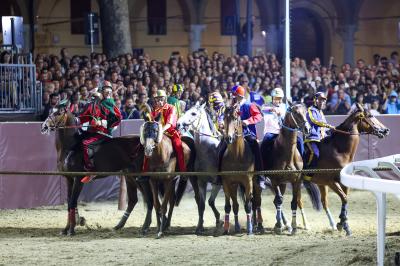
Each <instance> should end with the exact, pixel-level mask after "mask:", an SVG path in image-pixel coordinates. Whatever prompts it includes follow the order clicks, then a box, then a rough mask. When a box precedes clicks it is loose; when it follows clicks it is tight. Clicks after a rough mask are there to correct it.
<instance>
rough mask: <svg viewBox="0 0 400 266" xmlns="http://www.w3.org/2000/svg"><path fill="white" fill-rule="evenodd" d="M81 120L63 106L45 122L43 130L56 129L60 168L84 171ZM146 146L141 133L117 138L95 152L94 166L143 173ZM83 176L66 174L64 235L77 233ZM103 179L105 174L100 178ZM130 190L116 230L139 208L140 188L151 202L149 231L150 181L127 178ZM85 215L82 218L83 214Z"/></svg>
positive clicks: (147, 219) (146, 225)
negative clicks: (138, 135)
mask: <svg viewBox="0 0 400 266" xmlns="http://www.w3.org/2000/svg"><path fill="white" fill-rule="evenodd" d="M78 128H79V125H78V122H77V120H76V118H75V117H74V115H73V114H72V113H71V112H69V109H67V108H64V107H59V108H58V109H56V110H55V111H54V112H53V113H51V114H50V115H49V117H48V118H47V119H46V121H44V122H43V124H42V128H41V131H42V133H48V132H49V131H50V130H55V132H56V149H57V168H58V170H59V171H74V172H83V171H84V167H83V151H82V147H81V139H80V136H79V134H78ZM143 154H144V151H143V147H142V146H141V145H140V138H139V137H137V136H129V137H120V138H113V139H108V140H106V141H104V142H103V143H101V144H99V145H98V147H96V149H95V153H94V155H93V156H94V157H93V158H94V165H95V169H96V171H107V172H108V171H112V172H115V171H126V172H140V171H141V168H142V163H143ZM82 178H83V176H66V180H67V186H68V199H67V201H68V219H67V225H66V227H65V229H64V230H62V231H61V233H62V234H63V235H67V234H68V235H74V234H75V226H76V223H77V220H78V221H79V215H78V208H77V205H78V197H79V194H80V193H81V191H82V188H83V183H81V182H80V180H81V179H82ZM98 178H102V177H98ZM126 184H127V192H128V207H127V209H126V211H125V214H124V216H123V217H122V218H121V220H120V222H119V223H118V225H117V226H116V227H115V229H120V228H122V227H123V226H124V225H125V222H126V220H127V219H128V217H129V215H130V213H131V212H132V210H133V208H134V207H135V205H136V203H137V201H138V198H137V190H138V189H139V190H140V191H141V192H142V194H143V198H144V200H145V201H146V203H147V215H146V219H145V222H144V224H143V228H142V232H143V233H146V232H147V231H148V229H149V226H150V224H151V212H152V209H153V200H152V197H151V190H150V186H149V183H148V182H146V181H143V182H142V181H141V182H137V181H136V180H135V178H134V177H127V178H126ZM81 218H82V217H81Z"/></svg>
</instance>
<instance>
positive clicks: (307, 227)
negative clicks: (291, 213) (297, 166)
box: [297, 181, 310, 230]
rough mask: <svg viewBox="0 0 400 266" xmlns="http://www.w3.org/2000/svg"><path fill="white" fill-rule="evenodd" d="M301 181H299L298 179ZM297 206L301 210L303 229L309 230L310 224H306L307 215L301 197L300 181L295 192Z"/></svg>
mask: <svg viewBox="0 0 400 266" xmlns="http://www.w3.org/2000/svg"><path fill="white" fill-rule="evenodd" d="M300 182H301V181H300ZM297 206H298V207H299V209H300V212H301V217H302V219H303V226H304V229H305V230H310V226H309V225H308V220H307V216H306V213H305V211H304V204H303V200H302V199H301V183H300V187H299V191H298V193H297Z"/></svg>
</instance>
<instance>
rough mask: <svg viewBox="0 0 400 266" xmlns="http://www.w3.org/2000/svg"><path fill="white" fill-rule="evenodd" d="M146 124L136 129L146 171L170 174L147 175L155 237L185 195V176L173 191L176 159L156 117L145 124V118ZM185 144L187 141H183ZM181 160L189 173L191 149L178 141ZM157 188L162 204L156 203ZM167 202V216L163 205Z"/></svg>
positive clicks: (191, 147)
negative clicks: (152, 208) (155, 219)
mask: <svg viewBox="0 0 400 266" xmlns="http://www.w3.org/2000/svg"><path fill="white" fill-rule="evenodd" d="M145 118H146V120H147V121H146V122H145V123H144V124H143V125H142V127H141V129H140V138H141V144H142V145H143V146H144V156H146V157H147V164H148V171H150V172H167V173H170V175H164V176H151V177H150V186H151V190H152V192H153V201H154V208H155V210H156V216H157V231H158V234H157V238H160V237H162V236H163V234H164V231H165V230H166V229H167V228H168V226H169V225H170V221H171V217H172V212H173V209H174V205H177V206H178V204H179V202H180V200H181V199H182V196H183V194H184V192H185V188H186V184H187V177H185V176H181V177H180V178H179V184H178V188H177V190H176V192H175V183H176V178H175V177H176V175H175V174H174V172H175V169H176V167H177V159H176V156H175V152H174V149H173V146H172V141H171V139H170V138H169V137H168V136H166V135H165V134H163V133H162V126H161V124H160V123H159V122H158V120H159V119H160V115H159V116H158V117H157V118H156V121H149V120H148V119H147V116H145ZM186 141H188V142H189V141H190V140H189V139H186ZM182 146H183V153H184V160H185V163H186V165H187V169H188V171H193V164H194V157H195V150H194V148H193V145H192V144H190V145H188V144H187V142H184V141H182ZM160 185H162V187H163V189H164V197H163V200H162V202H161V203H160V200H159V197H158V196H159V192H160V191H159V190H160ZM168 203H169V210H168V216H167V215H166V214H167V207H168V206H167V204H168Z"/></svg>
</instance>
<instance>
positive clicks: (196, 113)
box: [177, 102, 205, 131]
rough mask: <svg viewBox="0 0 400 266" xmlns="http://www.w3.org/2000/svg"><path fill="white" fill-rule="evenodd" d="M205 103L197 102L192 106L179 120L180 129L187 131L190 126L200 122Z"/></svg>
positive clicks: (178, 126)
mask: <svg viewBox="0 0 400 266" xmlns="http://www.w3.org/2000/svg"><path fill="white" fill-rule="evenodd" d="M204 107H205V103H204V104H200V103H199V102H197V103H196V104H195V105H194V106H193V107H192V108H190V109H189V110H188V111H187V112H186V113H184V114H183V115H182V116H181V117H180V118H179V119H178V122H177V128H178V130H179V131H187V130H189V127H190V126H192V127H193V126H196V124H199V122H200V119H201V113H202V111H203V110H204Z"/></svg>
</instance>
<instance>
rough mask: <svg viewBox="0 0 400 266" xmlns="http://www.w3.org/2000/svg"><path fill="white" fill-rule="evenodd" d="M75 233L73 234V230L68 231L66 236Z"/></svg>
mask: <svg viewBox="0 0 400 266" xmlns="http://www.w3.org/2000/svg"><path fill="white" fill-rule="evenodd" d="M75 234H76V233H75V230H70V231H68V234H67V235H68V236H74V235H75Z"/></svg>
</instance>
